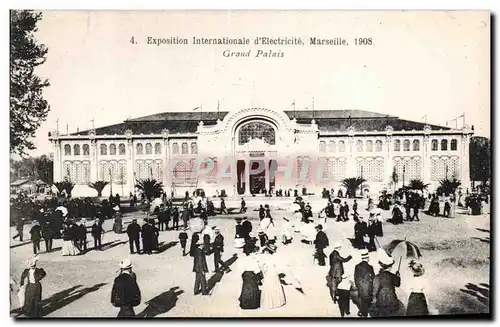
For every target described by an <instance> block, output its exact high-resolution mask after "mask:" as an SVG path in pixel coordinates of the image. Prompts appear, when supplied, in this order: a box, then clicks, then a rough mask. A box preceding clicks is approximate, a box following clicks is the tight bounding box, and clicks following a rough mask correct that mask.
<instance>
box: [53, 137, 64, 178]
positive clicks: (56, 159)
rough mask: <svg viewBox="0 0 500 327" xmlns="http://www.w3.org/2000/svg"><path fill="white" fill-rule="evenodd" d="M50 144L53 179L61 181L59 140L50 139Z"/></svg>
mask: <svg viewBox="0 0 500 327" xmlns="http://www.w3.org/2000/svg"><path fill="white" fill-rule="evenodd" d="M52 146H53V148H54V163H53V169H54V174H53V180H54V182H60V181H62V175H61V171H62V158H61V141H59V140H54V141H52Z"/></svg>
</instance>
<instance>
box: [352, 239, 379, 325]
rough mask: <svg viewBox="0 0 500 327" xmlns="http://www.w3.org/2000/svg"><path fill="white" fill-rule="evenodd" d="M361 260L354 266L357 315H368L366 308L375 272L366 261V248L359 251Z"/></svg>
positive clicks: (369, 302)
mask: <svg viewBox="0 0 500 327" xmlns="http://www.w3.org/2000/svg"><path fill="white" fill-rule="evenodd" d="M361 260H362V261H361V262H360V263H358V264H357V265H356V267H355V268H354V284H355V285H356V288H357V289H358V294H359V312H358V316H360V317H368V309H369V308H370V304H371V302H372V296H373V279H374V278H375V272H374V271H373V267H372V266H371V265H370V264H369V263H368V261H369V260H370V257H369V254H368V250H366V249H365V250H363V251H362V252H361Z"/></svg>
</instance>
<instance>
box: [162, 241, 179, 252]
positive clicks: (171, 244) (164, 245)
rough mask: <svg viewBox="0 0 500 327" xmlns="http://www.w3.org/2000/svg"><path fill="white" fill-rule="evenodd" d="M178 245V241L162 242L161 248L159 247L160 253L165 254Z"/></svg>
mask: <svg viewBox="0 0 500 327" xmlns="http://www.w3.org/2000/svg"><path fill="white" fill-rule="evenodd" d="M177 243H178V242H177V241H171V242H168V243H164V242H161V243H160V246H158V253H163V252H165V251H167V250H168V249H170V248H172V247H174V246H176V245H177Z"/></svg>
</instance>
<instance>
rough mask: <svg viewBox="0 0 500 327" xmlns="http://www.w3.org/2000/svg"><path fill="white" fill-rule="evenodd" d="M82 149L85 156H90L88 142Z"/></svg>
mask: <svg viewBox="0 0 500 327" xmlns="http://www.w3.org/2000/svg"><path fill="white" fill-rule="evenodd" d="M82 149H83V155H84V156H88V155H89V154H90V147H89V145H88V144H84V145H83V146H82Z"/></svg>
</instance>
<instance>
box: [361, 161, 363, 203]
mask: <svg viewBox="0 0 500 327" xmlns="http://www.w3.org/2000/svg"><path fill="white" fill-rule="evenodd" d="M361 198H363V165H361Z"/></svg>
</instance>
